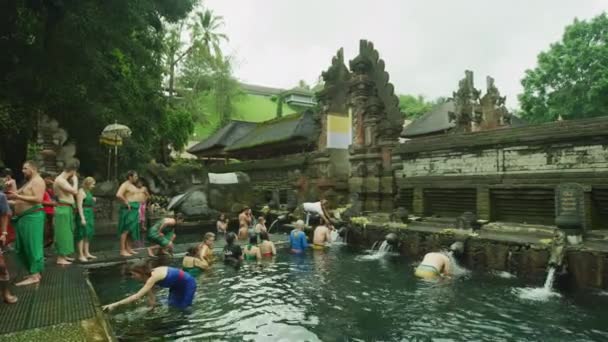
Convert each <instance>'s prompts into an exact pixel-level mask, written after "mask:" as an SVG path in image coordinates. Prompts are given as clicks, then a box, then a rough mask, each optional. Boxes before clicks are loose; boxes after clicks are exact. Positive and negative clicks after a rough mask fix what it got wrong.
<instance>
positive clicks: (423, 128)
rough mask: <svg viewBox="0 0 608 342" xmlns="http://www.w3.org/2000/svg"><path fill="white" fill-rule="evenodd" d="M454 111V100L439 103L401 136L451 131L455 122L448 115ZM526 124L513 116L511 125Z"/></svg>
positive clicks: (404, 130) (411, 136)
mask: <svg viewBox="0 0 608 342" xmlns="http://www.w3.org/2000/svg"><path fill="white" fill-rule="evenodd" d="M453 111H454V101H452V100H449V101H447V102H444V103H442V104H439V105H437V106H435V107H433V109H431V110H430V111H429V112H427V113H425V114H423V115H422V116H421V117H419V118H418V119H416V120H414V122H412V123H411V124H409V125H407V126H406V127H405V128H403V131H402V132H401V137H402V138H410V139H411V138H416V137H421V136H425V135H430V134H436V133H440V132H446V131H449V130H451V129H452V128H454V126H455V124H454V122H450V119H449V117H448V113H449V112H453ZM525 125H526V122H525V121H524V120H522V119H521V118H518V117H517V116H515V115H513V116H512V117H511V127H521V126H525Z"/></svg>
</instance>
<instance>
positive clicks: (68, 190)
mask: <svg viewBox="0 0 608 342" xmlns="http://www.w3.org/2000/svg"><path fill="white" fill-rule="evenodd" d="M77 168H78V166H77V165H76V164H73V165H66V166H65V167H64V169H63V172H62V173H61V174H59V176H57V178H55V182H54V183H53V190H54V192H55V196H56V197H57V206H56V207H55V218H54V219H55V224H54V233H53V237H54V240H55V252H56V253H57V264H58V265H69V264H71V263H72V261H74V259H73V258H71V257H70V255H71V254H72V253H74V225H75V224H76V221H74V208H75V204H76V199H75V198H76V197H75V196H76V195H77V194H78V175H76V169H77Z"/></svg>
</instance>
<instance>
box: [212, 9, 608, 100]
mask: <svg viewBox="0 0 608 342" xmlns="http://www.w3.org/2000/svg"><path fill="white" fill-rule="evenodd" d="M204 4H205V5H206V6H207V7H209V8H211V9H212V10H213V11H214V12H215V13H216V14H217V15H222V16H223V17H224V21H225V27H224V28H223V30H224V32H225V33H226V34H227V35H228V36H229V38H230V41H229V43H227V44H226V49H225V50H226V52H228V53H231V54H233V55H235V56H236V61H237V65H236V70H235V74H236V77H237V78H239V79H240V80H241V81H243V82H248V83H253V84H259V85H265V86H274V87H281V88H288V87H293V86H295V85H296V84H297V82H298V80H300V79H303V80H305V81H307V82H308V83H310V84H312V83H314V82H315V80H316V79H317V78H318V76H319V75H320V73H321V71H323V70H325V69H326V68H327V67H328V66H329V64H330V63H331V58H332V56H333V55H334V54H335V53H336V51H337V50H338V49H339V48H340V47H343V48H344V50H345V59H346V60H347V65H348V60H350V59H352V58H354V57H355V56H356V54H357V49H358V46H359V40H360V39H368V40H371V41H372V42H373V43H374V45H375V47H376V49H377V50H378V51H379V52H380V57H381V58H383V59H384V61H385V62H386V68H387V71H388V72H389V74H390V77H391V81H392V83H393V84H394V85H395V88H396V91H397V92H398V93H408V94H423V95H425V96H427V97H430V98H435V97H438V96H449V95H451V93H452V91H453V90H455V89H456V87H457V85H458V80H459V79H461V78H462V77H464V70H465V69H471V70H473V71H474V72H475V86H476V88H478V89H485V77H486V75H491V76H493V77H494V78H495V79H496V86H497V87H498V89H499V90H500V91H501V92H502V93H503V95H507V105H508V106H509V107H517V106H518V104H517V100H516V95H517V94H519V93H520V92H521V85H520V80H521V78H522V77H523V75H524V71H525V70H526V69H528V68H533V67H534V66H535V65H536V56H537V55H538V53H539V52H541V51H543V50H546V49H548V48H549V45H550V44H551V43H552V42H555V41H558V40H559V39H560V38H561V36H562V33H563V31H564V28H565V26H566V25H568V24H570V23H572V21H573V20H574V18H575V17H578V18H579V19H587V18H591V17H593V16H595V15H598V14H600V13H601V12H602V11H604V10H606V8H608V1H606V0H503V1H491V0H459V1H452V0H447V1H439V0H424V1H423V0H416V1H414V0H374V1H367V0H299V1H298V0H205V2H204Z"/></svg>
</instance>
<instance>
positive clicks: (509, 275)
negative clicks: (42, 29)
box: [492, 271, 517, 279]
mask: <svg viewBox="0 0 608 342" xmlns="http://www.w3.org/2000/svg"><path fill="white" fill-rule="evenodd" d="M492 275H494V276H496V277H498V278H503V279H513V278H517V277H516V276H515V275H514V274H513V273H509V272H507V271H494V272H492Z"/></svg>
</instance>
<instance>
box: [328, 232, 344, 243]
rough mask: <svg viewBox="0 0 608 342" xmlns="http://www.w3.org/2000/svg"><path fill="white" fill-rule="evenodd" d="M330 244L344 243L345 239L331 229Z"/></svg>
mask: <svg viewBox="0 0 608 342" xmlns="http://www.w3.org/2000/svg"><path fill="white" fill-rule="evenodd" d="M331 244H332V245H346V239H345V238H343V237H341V236H340V234H339V233H338V232H337V231H335V230H332V231H331Z"/></svg>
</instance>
